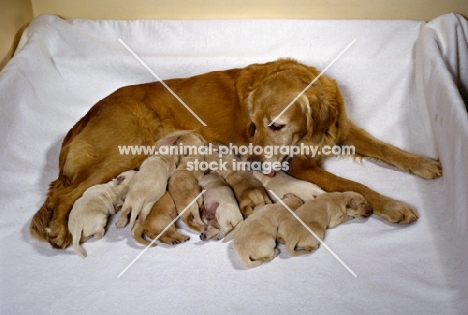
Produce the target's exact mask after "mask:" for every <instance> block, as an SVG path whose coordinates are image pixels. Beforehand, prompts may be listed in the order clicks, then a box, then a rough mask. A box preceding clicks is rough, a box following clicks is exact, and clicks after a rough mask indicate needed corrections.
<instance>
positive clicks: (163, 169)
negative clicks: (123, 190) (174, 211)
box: [117, 155, 178, 229]
mask: <svg viewBox="0 0 468 315" xmlns="http://www.w3.org/2000/svg"><path fill="white" fill-rule="evenodd" d="M177 162H178V156H172V155H152V156H150V157H148V158H147V159H146V160H145V161H144V162H143V164H141V166H140V169H139V170H138V172H137V174H135V176H134V177H133V180H132V182H131V185H130V190H129V191H128V194H127V197H126V198H125V202H124V204H123V206H122V213H121V214H120V218H119V220H118V221H117V227H118V228H119V229H120V228H123V227H124V226H125V225H126V224H127V222H128V215H129V214H130V229H132V228H133V225H134V223H135V219H136V218H137V216H141V217H142V219H143V220H144V219H145V218H146V215H147V214H148V213H149V212H150V211H151V208H152V207H153V205H154V203H155V202H156V201H158V200H159V198H161V197H162V195H164V193H165V191H166V186H167V180H168V179H169V177H170V176H171V175H172V173H174V171H175V169H176V164H177Z"/></svg>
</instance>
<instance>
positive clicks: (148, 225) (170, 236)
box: [132, 192, 190, 246]
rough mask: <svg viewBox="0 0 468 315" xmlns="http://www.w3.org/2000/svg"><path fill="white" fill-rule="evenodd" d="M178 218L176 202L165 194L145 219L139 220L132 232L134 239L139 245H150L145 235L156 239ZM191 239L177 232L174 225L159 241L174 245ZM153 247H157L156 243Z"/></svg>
mask: <svg viewBox="0 0 468 315" xmlns="http://www.w3.org/2000/svg"><path fill="white" fill-rule="evenodd" d="M176 217H177V211H176V208H175V204H174V200H173V199H172V197H171V195H170V194H169V193H168V192H165V193H164V195H163V196H162V197H161V199H159V200H158V201H157V202H156V203H155V204H154V205H153V207H152V209H151V211H150V213H148V215H147V216H146V218H145V219H143V218H142V217H140V218H138V220H137V222H136V224H135V228H134V229H133V230H132V234H133V237H134V238H135V240H136V241H137V242H138V243H141V244H144V245H149V244H151V242H149V241H148V240H146V239H145V238H144V236H143V235H146V236H148V237H149V238H151V239H155V238H156V237H157V236H158V235H159V234H160V233H161V232H162V231H163V230H164V229H165V228H166V227H167V226H168V225H169V224H170V223H171V222H172V221H173V220H174V219H175V218H176ZM189 239H190V237H189V236H187V235H183V234H181V233H179V232H178V231H177V229H176V227H175V223H174V224H171V226H170V227H169V228H168V229H167V230H166V231H165V232H164V234H162V235H161V236H160V237H159V239H158V241H160V242H162V243H166V244H170V245H174V244H179V243H183V242H186V241H188V240H189ZM152 246H156V243H153V244H152Z"/></svg>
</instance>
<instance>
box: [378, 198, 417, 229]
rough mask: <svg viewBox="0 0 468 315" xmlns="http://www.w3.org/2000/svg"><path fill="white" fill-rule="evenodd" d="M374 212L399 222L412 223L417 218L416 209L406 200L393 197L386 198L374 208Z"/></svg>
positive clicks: (388, 219)
mask: <svg viewBox="0 0 468 315" xmlns="http://www.w3.org/2000/svg"><path fill="white" fill-rule="evenodd" d="M374 214H377V215H379V216H381V217H382V218H384V219H386V220H387V221H389V222H393V223H399V224H408V223H412V222H414V221H416V220H417V219H418V214H417V212H416V209H414V208H413V207H412V206H410V205H409V204H407V203H406V202H403V201H400V200H393V199H387V200H386V201H385V202H384V203H382V204H381V205H380V206H379V207H378V208H374Z"/></svg>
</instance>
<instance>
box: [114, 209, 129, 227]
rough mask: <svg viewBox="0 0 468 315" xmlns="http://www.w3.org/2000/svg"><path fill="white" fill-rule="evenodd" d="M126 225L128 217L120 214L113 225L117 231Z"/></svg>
mask: <svg viewBox="0 0 468 315" xmlns="http://www.w3.org/2000/svg"><path fill="white" fill-rule="evenodd" d="M127 223H128V216H127V215H124V214H123V213H122V214H121V215H120V217H119V220H118V221H117V223H116V224H115V225H116V226H117V228H118V229H121V228H123V227H125V226H126V225H127Z"/></svg>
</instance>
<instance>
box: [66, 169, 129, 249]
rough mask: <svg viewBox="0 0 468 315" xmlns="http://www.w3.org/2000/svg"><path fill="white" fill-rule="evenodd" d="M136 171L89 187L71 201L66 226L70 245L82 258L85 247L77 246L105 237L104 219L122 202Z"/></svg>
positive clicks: (105, 220) (124, 173) (105, 222)
mask: <svg viewBox="0 0 468 315" xmlns="http://www.w3.org/2000/svg"><path fill="white" fill-rule="evenodd" d="M135 173H136V172H135V171H126V172H123V173H122V174H120V175H119V176H117V178H116V179H113V180H111V181H110V182H108V183H106V184H101V185H95V186H91V187H89V188H88V189H86V191H85V192H84V194H83V196H81V197H80V198H78V199H77V200H76V201H75V203H74V204H73V208H72V211H71V212H70V217H69V219H68V229H69V230H70V232H71V234H72V236H73V247H74V249H75V251H76V252H77V253H79V254H80V255H81V256H82V257H86V256H87V253H86V250H85V249H84V248H83V247H81V246H80V242H84V241H86V240H87V239H89V238H90V237H92V236H94V238H95V239H101V238H102V237H103V236H104V233H105V231H106V230H105V228H106V224H107V218H108V217H109V215H111V214H115V212H116V211H117V209H118V207H119V206H121V205H122V200H123V199H124V198H125V196H126V194H127V192H128V190H129V188H130V182H131V180H132V177H133V175H134V174H135Z"/></svg>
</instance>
